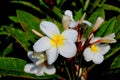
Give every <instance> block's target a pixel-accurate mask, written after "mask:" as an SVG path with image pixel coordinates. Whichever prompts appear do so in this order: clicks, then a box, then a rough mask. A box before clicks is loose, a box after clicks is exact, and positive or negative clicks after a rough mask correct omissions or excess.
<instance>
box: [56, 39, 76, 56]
mask: <svg viewBox="0 0 120 80" xmlns="http://www.w3.org/2000/svg"><path fill="white" fill-rule="evenodd" d="M58 52H59V54H60V55H62V56H63V57H66V58H71V57H74V56H75V54H76V52H77V49H76V45H75V44H74V43H73V42H71V41H69V40H65V43H64V45H63V46H60V47H58Z"/></svg>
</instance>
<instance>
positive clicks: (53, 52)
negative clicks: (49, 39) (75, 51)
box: [46, 47, 58, 64]
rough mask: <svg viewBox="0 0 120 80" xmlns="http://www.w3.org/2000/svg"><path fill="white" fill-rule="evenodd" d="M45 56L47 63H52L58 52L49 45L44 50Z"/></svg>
mask: <svg viewBox="0 0 120 80" xmlns="http://www.w3.org/2000/svg"><path fill="white" fill-rule="evenodd" d="M46 56H47V60H48V64H52V63H54V62H55V60H56V59H57V57H58V52H57V49H56V48H55V47H51V48H49V49H48V50H47V51H46Z"/></svg>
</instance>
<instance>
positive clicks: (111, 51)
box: [105, 42, 120, 59]
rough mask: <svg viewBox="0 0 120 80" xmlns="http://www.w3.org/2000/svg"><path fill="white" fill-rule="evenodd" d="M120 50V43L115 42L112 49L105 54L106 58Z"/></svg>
mask: <svg viewBox="0 0 120 80" xmlns="http://www.w3.org/2000/svg"><path fill="white" fill-rule="evenodd" d="M119 50H120V43H118V42H117V43H115V44H113V45H112V46H111V49H110V51H109V52H108V53H107V54H106V55H105V59H107V58H109V57H111V56H113V55H114V54H115V53H116V52H118V51H119Z"/></svg>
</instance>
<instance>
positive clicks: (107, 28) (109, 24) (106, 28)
mask: <svg viewBox="0 0 120 80" xmlns="http://www.w3.org/2000/svg"><path fill="white" fill-rule="evenodd" d="M114 24H115V18H112V19H110V20H109V21H106V22H104V23H103V24H102V25H101V27H100V28H99V29H98V31H96V33H95V35H96V36H99V37H100V36H104V35H107V34H110V33H112V31H113V27H114Z"/></svg>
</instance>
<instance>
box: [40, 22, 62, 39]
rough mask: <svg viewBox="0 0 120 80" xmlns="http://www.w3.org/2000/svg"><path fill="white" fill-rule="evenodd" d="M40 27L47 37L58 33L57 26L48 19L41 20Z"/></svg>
mask: <svg viewBox="0 0 120 80" xmlns="http://www.w3.org/2000/svg"><path fill="white" fill-rule="evenodd" d="M40 29H41V30H42V31H43V32H44V33H45V34H46V35H47V36H49V37H52V36H53V35H54V34H60V32H59V29H58V27H57V26H56V25H55V24H54V23H52V22H49V21H43V22H41V24H40Z"/></svg>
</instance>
